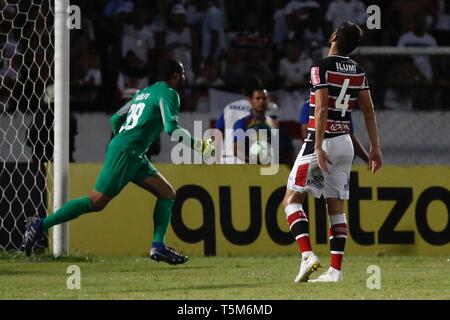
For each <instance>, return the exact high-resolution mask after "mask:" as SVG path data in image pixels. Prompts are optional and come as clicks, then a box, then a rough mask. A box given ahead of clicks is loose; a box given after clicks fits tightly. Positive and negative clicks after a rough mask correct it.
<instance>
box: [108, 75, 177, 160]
mask: <svg viewBox="0 0 450 320" xmlns="http://www.w3.org/2000/svg"><path fill="white" fill-rule="evenodd" d="M179 109H180V97H179V95H178V93H177V92H176V91H175V90H174V89H172V88H171V87H169V86H168V85H167V83H166V82H163V81H162V82H157V83H155V84H154V85H152V86H149V87H147V88H145V89H142V90H139V91H138V92H137V93H136V94H135V95H134V96H133V99H132V100H131V101H129V102H128V103H127V104H126V105H125V106H123V107H122V108H121V109H120V110H119V111H118V112H117V113H115V114H114V115H113V116H112V118H111V125H112V129H113V133H114V135H115V137H114V138H113V139H112V141H111V142H110V145H111V146H114V147H115V148H119V149H123V150H126V151H129V152H131V153H132V154H136V155H138V156H143V155H144V154H145V153H146V152H147V150H148V148H150V146H151V145H152V143H153V141H155V139H156V138H157V137H158V136H159V134H160V133H161V131H162V130H163V129H164V131H165V132H167V133H168V134H169V135H171V134H172V132H173V131H174V130H175V129H178V128H179V127H180V126H179V124H178V112H179Z"/></svg>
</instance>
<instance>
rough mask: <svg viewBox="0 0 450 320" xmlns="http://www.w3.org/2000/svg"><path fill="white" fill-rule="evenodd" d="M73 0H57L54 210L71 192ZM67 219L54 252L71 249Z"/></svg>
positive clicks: (55, 237) (59, 228)
mask: <svg viewBox="0 0 450 320" xmlns="http://www.w3.org/2000/svg"><path fill="white" fill-rule="evenodd" d="M69 5H70V1H69V0H55V126H54V130H55V149H54V190H53V191H54V203H53V207H54V210H57V209H58V208H60V207H61V206H62V205H63V204H64V203H65V202H66V201H67V200H68V195H69V83H70V75H69V72H70V68H69V56H70V55H69V52H70V38H69V36H70V30H69V28H68V26H67V20H68V17H69V14H68V8H69ZM68 247H69V227H68V224H67V223H64V224H61V225H58V226H55V227H54V228H53V255H54V256H56V257H57V256H61V255H64V254H66V253H67V252H68Z"/></svg>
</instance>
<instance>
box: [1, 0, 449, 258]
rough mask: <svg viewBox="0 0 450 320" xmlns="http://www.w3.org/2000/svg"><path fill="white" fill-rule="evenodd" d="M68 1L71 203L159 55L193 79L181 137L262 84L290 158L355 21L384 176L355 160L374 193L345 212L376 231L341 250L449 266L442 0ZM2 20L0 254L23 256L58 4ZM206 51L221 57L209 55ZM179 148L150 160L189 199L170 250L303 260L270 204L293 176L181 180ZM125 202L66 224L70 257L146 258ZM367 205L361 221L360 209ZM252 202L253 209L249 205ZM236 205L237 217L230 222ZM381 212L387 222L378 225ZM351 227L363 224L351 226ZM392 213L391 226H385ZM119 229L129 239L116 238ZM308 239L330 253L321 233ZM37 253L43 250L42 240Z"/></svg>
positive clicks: (46, 128)
mask: <svg viewBox="0 0 450 320" xmlns="http://www.w3.org/2000/svg"><path fill="white" fill-rule="evenodd" d="M71 4H72V5H77V6H79V7H80V9H81V29H79V30H72V31H71V32H70V138H69V145H70V148H69V150H70V151H69V152H70V155H69V159H70V162H71V167H70V168H71V169H70V170H71V171H70V172H71V174H70V197H74V196H78V195H81V194H84V193H86V192H87V191H88V190H89V189H90V188H91V186H92V185H93V182H94V181H95V178H96V174H97V172H98V170H99V169H100V167H101V163H102V161H103V159H104V152H105V148H106V145H107V143H108V142H109V140H110V138H111V130H110V127H109V121H108V119H109V117H110V116H111V114H112V113H114V112H115V111H116V110H117V109H118V108H119V107H120V106H121V105H122V104H123V103H124V101H126V100H127V99H129V98H130V97H131V96H132V95H133V94H134V92H136V90H138V89H140V88H142V87H145V86H147V85H149V84H151V83H153V82H154V81H155V80H156V79H157V75H158V72H159V66H160V62H161V61H162V59H164V58H165V57H168V56H174V57H177V58H179V59H180V60H181V61H183V62H184V64H185V66H186V68H187V71H188V85H187V87H186V88H185V90H184V91H183V92H182V94H181V97H182V102H181V103H182V113H181V114H180V122H181V124H182V125H183V126H184V127H186V128H188V129H191V130H192V128H193V122H194V121H195V120H196V121H200V120H201V121H202V123H203V127H204V129H207V128H209V127H213V126H214V123H215V121H216V120H217V118H218V117H219V116H220V114H221V112H222V110H223V108H224V107H225V105H226V104H227V103H228V102H230V101H233V100H238V99H240V97H241V94H240V90H241V88H242V86H243V83H244V82H245V79H246V78H247V77H248V76H249V75H251V74H255V75H257V76H259V77H260V78H261V79H262V80H263V82H264V83H265V85H266V86H267V87H268V88H269V89H270V95H271V99H272V101H273V102H275V103H276V104H277V105H278V107H279V113H278V115H277V116H278V120H279V122H280V127H281V128H282V129H283V130H286V132H287V137H288V139H289V141H290V142H292V144H293V146H294V149H295V154H296V153H297V151H298V150H299V149H300V146H301V140H300V139H299V124H298V119H299V114H300V111H301V108H302V106H303V103H304V102H305V100H306V99H307V97H308V92H309V90H308V88H309V84H308V79H309V74H308V73H309V67H310V66H311V64H313V63H314V61H317V60H318V59H320V58H321V57H322V56H323V51H324V50H323V48H324V47H326V46H327V40H328V37H329V34H330V32H331V31H332V30H333V29H334V27H336V26H337V25H339V23H341V22H342V21H345V20H352V21H354V22H356V23H358V24H360V25H361V26H362V27H363V28H364V30H365V36H364V40H363V43H362V46H363V47H364V48H365V49H366V50H360V51H358V52H356V53H355V54H354V55H353V56H352V57H353V58H354V59H355V60H356V61H358V62H359V63H360V64H361V65H362V66H363V67H364V68H365V69H366V71H367V73H368V77H369V81H370V86H371V89H372V94H373V98H374V102H375V107H376V111H377V117H378V123H379V128H380V130H379V132H380V138H381V144H382V150H383V155H384V159H385V165H386V170H384V171H382V172H380V174H379V176H377V177H376V178H373V177H371V176H370V175H368V174H367V172H365V170H364V167H363V163H362V162H361V160H358V159H356V160H355V164H357V165H358V164H359V165H360V166H356V167H355V174H357V175H358V177H359V179H358V183H359V186H361V185H364V186H366V189H367V188H371V189H370V195H367V192H366V191H367V190H365V189H364V190H365V191H364V190H363V189H358V185H355V186H354V193H353V194H352V195H354V196H353V197H354V199H356V198H357V199H358V200H353V202H352V203H353V204H352V205H351V206H350V208H349V214H350V215H353V216H354V217H355V218H354V219H353V223H354V230H356V227H358V228H359V229H361V230H362V229H364V230H366V231H365V233H364V232H363V237H362V238H364V235H366V236H367V234H369V244H370V245H368V246H367V243H366V244H363V243H364V241H363V240H361V239H362V238H360V240H356V238H357V232H356V231H355V233H352V234H351V235H352V237H354V238H355V239H353V242H350V244H349V246H350V247H349V248H350V249H349V251H348V252H349V254H352V249H351V248H354V252H356V253H362V254H377V253H383V252H387V253H402V254H421V255H423V254H425V255H426V254H448V252H449V248H450V245H449V243H450V238H449V234H450V230H449V228H450V221H449V210H450V197H449V194H450V191H449V188H450V182H449V181H450V172H449V163H450V139H448V137H450V126H449V125H448V124H449V123H450V90H449V89H450V81H449V79H450V74H449V73H450V50H449V46H450V1H443V0H434V1H426V0H414V1H405V0H394V1H381V0H373V1H359V0H350V1H344V0H335V1H323V0H310V1H300V0H291V1H288V0H247V1H225V0H223V1H208V0H191V1H189V0H185V1H161V0H160V1H143V0H142V1H140V0H135V1H127V0H99V1H87V0H85V1H81V0H80V1H71ZM370 5H377V6H379V7H380V8H381V29H379V30H369V29H367V27H366V20H367V17H368V15H367V11H366V9H367V7H368V6H370ZM0 9H1V22H0V50H1V63H0V83H1V86H0V163H1V169H0V170H1V171H0V174H1V176H0V178H1V179H0V186H1V190H2V198H1V199H0V218H1V220H0V249H3V250H16V249H17V248H18V244H20V239H21V235H22V233H23V231H24V220H25V217H28V216H32V215H35V214H36V213H37V214H39V215H41V216H43V215H45V214H46V212H47V211H48V210H49V209H48V208H50V207H51V206H52V204H53V202H52V201H53V198H52V197H53V194H52V191H51V187H52V183H53V173H52V171H51V170H49V169H51V166H50V167H49V166H48V163H51V162H52V160H53V143H54V137H53V121H54V109H53V91H54V75H53V68H54V61H53V54H54V42H53V35H54V28H53V22H54V19H53V17H54V8H53V5H52V1H50V2H49V1H31V0H24V1H18V0H0ZM211 43H213V44H215V45H216V46H217V47H219V48H218V52H220V54H217V55H209V54H208V52H207V49H206V48H209V47H210V46H211ZM415 47H417V48H422V49H424V48H425V50H428V51H426V52H422V51H421V53H420V54H414V55H413V54H411V51H408V50H411V48H412V49H414V48H415ZM405 48H406V50H405ZM354 123H355V128H356V135H358V137H359V138H360V139H361V140H362V141H363V143H364V144H365V145H366V147H367V146H368V145H367V143H368V139H367V134H366V133H365V129H364V123H363V117H362V114H361V113H360V112H359V111H358V110H356V111H355V112H354ZM173 145H174V144H173V142H171V141H170V138H169V137H167V136H166V135H164V134H162V135H161V139H160V141H159V142H158V143H157V144H155V145H154V146H153V148H152V150H151V151H150V153H151V154H150V156H151V159H152V161H154V162H155V163H156V165H157V167H158V168H160V169H161V172H162V173H163V174H165V175H167V176H168V177H169V181H171V182H172V183H173V184H174V186H175V187H176V188H177V189H178V194H179V196H180V197H181V198H183V200H179V201H180V202H179V204H178V206H176V212H174V224H173V229H174V230H171V234H170V235H169V240H170V241H172V242H173V243H174V244H175V245H177V246H179V247H180V249H182V250H184V252H187V253H189V254H194V255H216V254H218V255H234V254H238V255H239V254H243V255H245V254H264V253H265V254H270V253H287V254H289V253H291V254H294V253H295V252H296V249H295V247H294V246H292V239H289V235H288V229H287V226H286V223H285V221H284V213H283V211H282V210H281V208H279V207H278V205H279V201H280V200H281V199H280V194H282V187H283V186H284V184H285V181H286V178H287V174H288V172H289V169H288V164H285V165H283V167H282V168H281V170H280V173H279V174H278V175H277V176H276V177H274V178H273V179H268V178H261V177H260V176H259V174H258V173H257V170H256V169H255V168H249V167H245V166H243V167H242V166H239V167H233V166H232V167H231V168H230V167H229V166H226V167H221V166H220V165H219V166H213V167H211V168H206V169H204V168H199V167H198V166H196V167H194V168H192V169H190V168H187V167H184V168H180V167H175V166H173V165H171V164H170V162H171V161H170V151H171V148H172V146H173ZM280 160H284V159H280ZM203 170H207V171H203ZM208 170H211V171H208ZM199 172H208V176H209V177H211V175H212V176H216V177H217V180H216V181H211V179H209V180H208V178H207V177H205V176H204V175H203V176H202V175H201V174H200V176H201V177H200V178H197V177H196V173H199ZM259 179H260V180H259ZM227 188H228V189H227ZM258 188H259V189H258ZM385 189H387V191H386V190H385ZM394 189H395V190H394ZM398 189H401V190H403V191H401V192H399V191H398ZM230 190H231V191H230ZM280 190H281V191H280ZM383 190H385V191H383ZM405 190H406V191H405ZM430 190H431V191H430ZM383 192H384V193H383ZM124 193H125V195H122V196H119V198H118V199H117V200H116V201H115V202H114V203H113V204H111V206H110V207H108V208H107V209H106V210H105V211H106V212H105V213H103V214H102V215H95V216H90V217H84V218H82V219H80V220H79V221H76V222H73V224H71V231H70V235H71V236H70V237H71V238H70V239H71V240H70V245H71V249H72V250H81V251H83V252H89V253H96V254H144V253H145V250H147V249H148V248H147V247H148V245H149V241H150V234H151V228H152V225H151V210H152V208H153V204H154V200H153V199H149V198H150V197H148V196H147V195H146V194H144V193H142V192H141V191H139V190H137V189H136V188H134V187H128V188H127V189H126V190H125V191H124ZM230 194H231V196H230ZM229 197H231V198H232V199H233V200H232V201H231V199H229ZM249 197H250V199H251V200H250V201H249ZM252 197H256V198H252ZM191 198H193V199H197V201H193V200H190V199H191ZM224 199H225V200H224ZM255 199H256V200H255ZM369 199H372V201H365V202H364V203H363V204H361V209H360V207H359V202H357V201H359V200H369ZM377 199H378V200H384V202H383V201H377ZM402 199H403V200H405V201H406V202H401V200H402ZM186 201H187V202H186ZM255 201H256V202H255ZM392 201H397V202H395V203H394V202H392ZM185 202H186V205H184V203H185ZM259 202H262V204H263V205H262V208H261V205H258V204H256V205H255V203H259ZM380 202H383V203H384V204H380ZM386 202H388V203H386ZM266 204H267V205H266ZM356 204H357V205H356ZM393 206H394V209H392V208H393ZM402 206H403V207H402ZM313 207H315V208H316V211H317V212H320V210H321V209H320V208H321V207H320V204H318V203H316V204H314V203H313V201H312V199H310V208H311V212H313V210H312V208H313ZM230 208H231V209H232V210H231V211H232V213H227V210H228V211H230ZM429 208H430V209H429ZM263 209H264V210H265V211H264V210H263ZM427 209H429V210H428V215H427ZM391 211H392V212H391ZM394 211H395V213H393V212H394ZM189 212H190V214H189ZM249 212H251V217H252V218H250V214H249ZM364 212H365V213H364ZM376 212H379V213H380V214H379V215H378V216H375V213H376ZM424 212H425V213H424ZM311 214H312V213H311ZM229 215H232V217H233V218H232V219H231V218H230V217H229ZM359 215H361V216H362V215H364V217H363V218H361V220H360V218H359ZM388 215H391V216H393V215H396V216H395V217H396V218H393V220H394V221H392V219H391V220H389V219H388V218H387V217H388ZM224 216H225V217H228V218H224ZM258 217H259V218H258ZM316 218H317V221H315V222H313V225H312V228H316V229H317V230H319V229H320V230H322V231H321V233H319V234H321V235H322V238H323V230H326V228H325V229H324V228H323V226H324V224H323V223H325V225H326V221H325V222H323V218H320V214H317V213H316ZM90 219H91V220H90ZM227 219H228V220H227ZM258 219H259V220H258ZM351 219H352V218H351V217H350V220H351ZM396 219H397V220H396ZM87 220H89V222H88V223H86V221H87ZM231 220H233V222H231ZM313 220H314V219H313ZM388 220H389V221H390V222H389V223H390V225H389V226H386V224H388V223H387V221H388ZM262 221H266V223H263V222H262ZM399 221H400V223H399V224H398V227H399V229H397V231H396V232H397V233H396V234H395V235H394V236H392V234H388V236H386V235H385V236H386V237H384V238H383V235H382V234H381V233H382V232H377V231H378V230H384V231H386V230H385V229H387V228H388V227H392V225H393V224H394V227H395V223H396V222H399ZM424 221H425V222H424ZM93 222H94V223H93ZM320 223H321V224H320ZM123 224H125V225H127V227H126V228H120V226H121V225H123ZM261 224H262V225H263V226H262V227H261ZM265 224H267V229H268V231H267V232H266V227H265V226H264V225H265ZM224 225H225V227H224ZM249 225H250V227H249ZM269 225H277V227H276V228H272V229H271V227H269ZM227 226H228V229H227ZM383 226H384V227H385V229H383ZM234 228H236V229H237V230H235V229H234ZM123 229H126V230H123ZM350 229H352V225H350ZM359 229H358V230H359ZM230 230H231V231H230ZM367 230H371V231H370V232H369V231H367ZM325 232H326V231H325ZM411 232H412V233H413V235H412V236H411ZM313 234H314V232H313ZM371 235H372V236H374V238H375V240H374V241H373V242H371V240H370V238H371ZM314 237H316V236H314V235H313V238H314ZM114 238H116V239H117V241H115V240H114ZM108 239H109V240H111V239H113V240H112V242H108V241H107V240H108ZM274 239H277V240H274ZM364 239H367V238H364ZM382 239H384V240H382ZM315 241H316V244H318V245H322V247H321V248H322V249H321V250H322V252H323V253H326V252H327V250H328V249H327V246H326V241H327V240H326V236H325V240H323V239H320V238H319V236H317V238H316V240H315ZM358 241H359V242H358ZM383 241H384V242H383ZM105 243H108V245H104V244H105ZM352 243H353V244H352ZM41 245H42V246H43V247H44V248H46V247H47V246H48V242H47V241H44V242H43V243H42V244H41ZM212 247H214V250H212V249H211V248H212Z"/></svg>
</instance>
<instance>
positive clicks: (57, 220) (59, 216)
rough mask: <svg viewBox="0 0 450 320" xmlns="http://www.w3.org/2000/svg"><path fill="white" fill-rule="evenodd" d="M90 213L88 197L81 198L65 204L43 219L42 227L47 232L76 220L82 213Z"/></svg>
mask: <svg viewBox="0 0 450 320" xmlns="http://www.w3.org/2000/svg"><path fill="white" fill-rule="evenodd" d="M91 211H92V203H91V199H89V197H82V198H78V199H73V200H70V201H69V202H66V203H65V204H64V205H63V206H62V207H61V208H59V209H58V210H56V211H55V212H54V213H52V214H51V215H49V216H47V217H46V218H45V219H44V223H43V227H44V230H45V231H47V230H48V229H50V228H51V227H53V226H55V225H57V224H61V223H64V222H67V221H70V220H73V219H76V218H78V217H79V216H81V215H82V214H84V213H88V212H91Z"/></svg>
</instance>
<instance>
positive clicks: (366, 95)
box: [358, 89, 383, 173]
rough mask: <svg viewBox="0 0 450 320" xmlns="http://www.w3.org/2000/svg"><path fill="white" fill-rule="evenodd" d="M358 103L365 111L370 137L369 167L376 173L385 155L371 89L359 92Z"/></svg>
mask: <svg viewBox="0 0 450 320" xmlns="http://www.w3.org/2000/svg"><path fill="white" fill-rule="evenodd" d="M358 104H359V106H360V108H361V110H362V112H363V113H364V120H365V123H366V128H367V132H368V133H369V138H370V151H369V169H370V170H371V171H372V172H373V173H375V172H376V171H378V170H379V169H380V168H381V166H382V165H383V157H382V155H381V148H380V142H379V139H378V129H377V120H376V116H375V108H374V106H373V102H372V96H371V95H370V90H368V89H366V90H361V91H360V92H359V97H358Z"/></svg>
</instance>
